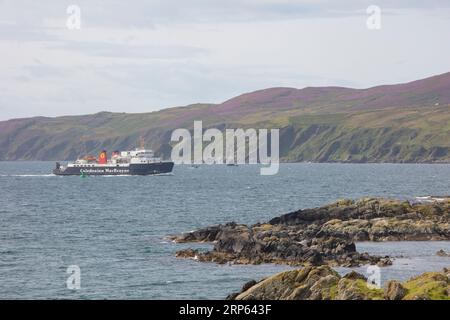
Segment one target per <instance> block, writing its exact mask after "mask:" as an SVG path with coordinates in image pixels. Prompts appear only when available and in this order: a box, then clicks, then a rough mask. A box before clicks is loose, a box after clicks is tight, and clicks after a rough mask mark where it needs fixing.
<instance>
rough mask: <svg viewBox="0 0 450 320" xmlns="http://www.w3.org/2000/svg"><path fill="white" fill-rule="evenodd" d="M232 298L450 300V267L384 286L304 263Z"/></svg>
mask: <svg viewBox="0 0 450 320" xmlns="http://www.w3.org/2000/svg"><path fill="white" fill-rule="evenodd" d="M227 299H231V300H382V299H386V300H423V299H433V300H450V271H449V270H448V269H444V270H443V271H442V272H427V273H424V274H422V275H420V276H417V277H414V278H411V279H410V280H408V281H406V282H404V283H400V282H398V281H389V282H388V283H387V284H386V285H385V287H384V289H383V288H376V287H373V286H370V285H368V284H367V279H366V278H365V277H364V276H363V275H361V274H359V273H356V272H354V271H352V272H350V273H349V274H347V275H345V276H343V277H341V276H340V275H339V274H338V273H337V272H336V271H334V270H333V269H331V268H330V267H329V266H319V267H311V266H308V267H305V268H302V269H296V270H290V271H285V272H281V273H278V274H276V275H274V276H271V277H268V278H266V279H263V280H261V281H259V282H256V281H253V282H249V283H247V284H246V285H245V286H244V287H243V289H242V290H241V292H238V293H234V294H231V295H229V296H228V297H227Z"/></svg>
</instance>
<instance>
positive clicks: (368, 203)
mask: <svg viewBox="0 0 450 320" xmlns="http://www.w3.org/2000/svg"><path fill="white" fill-rule="evenodd" d="M169 238H170V239H171V240H172V241H174V242H177V243H192V242H209V243H212V244H213V245H214V247H213V249H212V250H210V251H202V250H198V249H195V250H194V249H184V250H180V251H178V252H177V253H176V256H177V257H179V258H189V259H194V260H196V261H200V262H215V263H219V264H224V263H228V264H261V263H276V264H287V265H290V266H295V267H301V268H302V269H298V270H297V271H296V272H300V271H299V270H303V269H305V268H313V270H316V269H317V268H323V267H327V268H330V267H358V266H362V265H376V266H378V267H385V266H390V265H392V259H393V257H391V256H390V255H370V254H368V253H367V252H358V251H357V248H356V245H355V243H356V242H359V243H364V242H367V243H369V242H387V241H394V242H397V241H444V240H446V241H448V240H450V198H449V197H444V198H441V199H439V200H429V201H428V202H425V203H420V202H417V203H413V202H412V203H411V202H408V201H401V200H393V199H384V198H363V199H360V200H356V201H353V200H345V199H344V200H338V201H336V202H335V203H332V204H329V205H326V206H322V207H318V208H313V209H304V210H298V211H294V212H290V213H287V214H284V215H281V216H279V217H275V218H273V219H271V220H269V221H268V222H266V223H257V224H254V225H251V226H247V225H243V224H237V223H233V222H231V223H227V224H224V225H215V226H211V227H206V228H203V229H199V230H195V231H192V232H188V233H184V234H180V235H175V236H171V237H169ZM444 253H445V252H443V253H442V252H441V253H440V254H441V255H442V256H444ZM437 254H439V253H437ZM449 266H450V261H449ZM321 270H322V269H321ZM327 270H328V269H327ZM329 270H332V269H329ZM286 272H294V271H286ZM330 272H336V271H334V270H333V271H330ZM352 272H354V271H352ZM443 272H444V273H445V274H447V273H446V272H447V271H445V270H444V271H443ZM327 275H329V274H327ZM272 277H276V276H272ZM272 277H268V278H267V279H271V278H272ZM325 277H326V276H325ZM339 277H340V276H339ZM339 277H338V278H337V281H339V279H340V278H339ZM423 277H427V275H426V274H425V275H423ZM437 277H440V275H438V276H437ZM343 278H345V276H344V277H343ZM357 279H360V280H361V279H365V277H364V276H363V275H360V276H358V277H357ZM433 279H434V278H433ZM272 280H273V279H272ZM335 280H336V279H335ZM365 280H367V279H365ZM262 281H265V280H262ZM316 281H319V280H317V279H316ZM427 281H428V280H427ZM427 281H426V282H427ZM430 281H431V280H430ZM433 281H434V280H433ZM427 283H428V282H427ZM255 284H256V283H254V285H255ZM336 284H337V282H336V281H334V282H333V285H336ZM441 284H442V283H441ZM289 285H292V284H289ZM388 286H389V284H388ZM405 286H406V287H411V286H410V285H409V284H408V283H407V282H405ZM244 287H248V285H246V286H244ZM247 289H248V288H247ZM244 291H245V290H244ZM449 292H450V291H449ZM241 293H242V292H241ZM375 296H376V297H377V298H383V297H385V296H386V294H384V293H382V292H381V291H377V294H376V295H375ZM406 296H407V294H406V293H405V295H403V296H402V298H403V297H406ZM327 297H328V298H330V296H327ZM342 297H345V295H344V296H341V298H342ZM414 297H416V296H407V297H406V298H407V299H412V298H414ZM417 297H422V298H423V297H424V294H419V295H417ZM273 298H287V297H281V296H280V297H274V296H271V297H270V299H273ZM291 298H292V297H291ZM359 298H361V296H359ZM366 298H367V297H366Z"/></svg>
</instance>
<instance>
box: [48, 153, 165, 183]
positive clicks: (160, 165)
mask: <svg viewBox="0 0 450 320" xmlns="http://www.w3.org/2000/svg"><path fill="white" fill-rule="evenodd" d="M173 166H174V163H173V162H171V161H162V160H161V158H157V157H155V156H154V155H153V151H152V150H150V149H144V148H142V147H141V148H136V149H135V150H132V151H114V152H113V153H112V155H111V159H108V155H107V152H106V150H103V151H102V152H100V154H99V156H98V159H97V158H96V157H94V156H86V157H84V158H81V159H78V160H76V161H74V162H69V163H68V164H67V165H62V164H61V163H59V162H57V163H56V168H55V169H54V170H53V173H54V174H55V175H59V176H75V175H78V176H91V175H92V176H100V175H141V176H144V175H153V174H162V173H170V172H172V169H173Z"/></svg>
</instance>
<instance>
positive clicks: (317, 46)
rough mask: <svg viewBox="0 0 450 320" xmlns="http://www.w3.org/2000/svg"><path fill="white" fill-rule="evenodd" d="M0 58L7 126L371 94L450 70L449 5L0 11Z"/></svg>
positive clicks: (210, 2) (10, 6) (156, 5)
mask: <svg viewBox="0 0 450 320" xmlns="http://www.w3.org/2000/svg"><path fill="white" fill-rule="evenodd" d="M71 4H75V5H77V6H78V7H79V8H80V9H81V28H80V29H73V30H71V29H69V28H67V25H66V24H67V19H68V17H69V14H67V7H68V6H69V5H71ZM373 4H374V5H377V6H379V7H380V8H381V10H382V11H381V29H380V30H369V29H368V28H367V25H366V20H367V18H368V17H369V15H368V14H367V12H366V9H367V7H368V6H369V5H373ZM0 54H1V59H0V120H5V119H10V118H17V117H28V116H37V115H43V116H57V115H67V114H86V113H95V112H98V111H104V110H106V111H120V112H148V111H153V110H159V109H162V108H167V107H173V106H180V105H187V104H191V103H196V102H213V103H219V102H222V101H224V100H227V99H229V98H231V97H233V96H236V95H239V94H241V93H244V92H248V91H253V90H258V89H263V88H268V87H275V86H288V87H296V88H303V87H306V86H326V85H337V86H348V87H356V88H364V87H370V86H374V85H379V84H386V83H398V82H406V81H411V80H416V79H419V78H424V77H427V76H431V75H435V74H440V73H444V72H448V71H450V58H449V57H450V1H448V0H442V1H439V0H435V1H433V0H428V1H424V0H423V1H415V0H409V1H402V0H400V1H381V0H380V1H377V0H373V1H364V0H358V1H356V0H341V1H335V0H331V1H321V0H292V1H289V0H226V1H224V0H177V1H175V0H155V1H137V0H135V1H123V0H108V1H99V0H86V1H80V0H73V1H62V0H55V1H45V0H43V1H35V0H30V1H23V0H11V1H2V0H0Z"/></svg>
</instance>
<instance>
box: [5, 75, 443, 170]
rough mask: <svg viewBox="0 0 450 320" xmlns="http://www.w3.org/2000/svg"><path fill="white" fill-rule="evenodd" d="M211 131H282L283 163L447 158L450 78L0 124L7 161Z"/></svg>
mask: <svg viewBox="0 0 450 320" xmlns="http://www.w3.org/2000/svg"><path fill="white" fill-rule="evenodd" d="M194 120H203V124H204V128H205V127H217V128H220V129H223V128H239V127H244V128H248V127H253V128H280V148H281V150H280V155H281V157H282V160H283V161H292V162H294V161H317V162H329V161H342V162H450V73H445V74H442V75H438V76H434V77H430V78H426V79H422V80H418V81H413V82H410V83H405V84H396V85H383V86H377V87H373V88H368V89H351V88H342V87H321V88H313V87H308V88H304V89H294V88H270V89H265V90H259V91H255V92H251V93H246V94H243V95H240V96H238V97H235V98H232V99H230V100H228V101H225V102H223V103H221V104H195V105H190V106H186V107H177V108H170V109H164V110H161V111H158V112H150V113H141V114H127V113H110V112H100V113H97V114H93V115H83V116H64V117H56V118H47V117H34V118H26V119H13V120H8V121H2V122H0V160H68V159H74V158H77V157H78V156H81V155H84V154H87V153H91V154H96V153H97V152H98V151H100V150H101V149H107V150H110V151H112V150H113V149H128V148H132V147H134V146H136V144H137V140H138V138H139V136H141V135H142V136H143V137H144V138H145V141H146V143H147V146H148V147H151V148H153V149H154V150H155V151H156V153H157V154H159V155H162V156H163V157H166V158H167V157H169V156H170V151H171V147H170V135H171V132H172V131H173V130H174V129H176V128H183V127H185V128H191V127H192V125H193V121H194Z"/></svg>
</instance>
